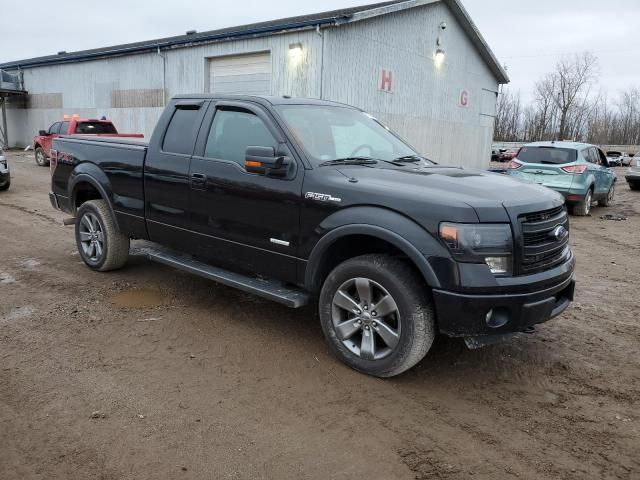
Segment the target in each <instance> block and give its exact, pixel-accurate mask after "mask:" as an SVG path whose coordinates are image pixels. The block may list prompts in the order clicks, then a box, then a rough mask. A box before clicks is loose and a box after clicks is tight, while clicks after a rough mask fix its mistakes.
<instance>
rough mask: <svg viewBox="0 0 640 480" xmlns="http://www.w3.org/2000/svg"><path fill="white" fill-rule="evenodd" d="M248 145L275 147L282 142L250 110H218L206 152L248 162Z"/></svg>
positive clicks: (238, 161)
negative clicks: (246, 155)
mask: <svg viewBox="0 0 640 480" xmlns="http://www.w3.org/2000/svg"><path fill="white" fill-rule="evenodd" d="M248 146H252V147H274V148H276V147H277V146H278V142H277V141H276V139H275V138H274V137H273V135H271V132H270V131H269V129H268V128H267V126H266V125H265V124H264V122H263V121H262V120H261V119H260V117H258V116H256V115H254V114H253V113H249V112H246V111H239V110H218V111H217V112H216V116H215V117H214V118H213V123H212V124H211V130H210V131H209V136H208V138H207V146H206V147H205V151H204V156H205V157H207V158H217V159H220V160H231V161H234V162H237V163H239V164H240V165H242V166H244V161H245V153H246V150H247V147H248Z"/></svg>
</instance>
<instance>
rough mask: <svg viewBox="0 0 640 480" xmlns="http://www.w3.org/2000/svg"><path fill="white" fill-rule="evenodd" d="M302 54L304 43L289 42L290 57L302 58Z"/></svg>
mask: <svg viewBox="0 0 640 480" xmlns="http://www.w3.org/2000/svg"><path fill="white" fill-rule="evenodd" d="M301 56H302V44H301V43H291V44H289V57H291V58H300V57H301Z"/></svg>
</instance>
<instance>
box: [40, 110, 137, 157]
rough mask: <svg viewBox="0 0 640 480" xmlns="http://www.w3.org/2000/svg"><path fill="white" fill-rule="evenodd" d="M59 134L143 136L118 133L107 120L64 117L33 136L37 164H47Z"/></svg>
mask: <svg viewBox="0 0 640 480" xmlns="http://www.w3.org/2000/svg"><path fill="white" fill-rule="evenodd" d="M60 135H93V136H98V137H123V138H144V135H142V134H141V133H118V130H116V127H115V125H114V124H113V123H112V122H111V121H109V120H104V119H102V120H84V119H80V118H71V119H65V120H63V121H62V122H55V123H54V124H53V125H51V126H50V127H49V129H48V130H40V132H39V133H38V135H36V136H35V137H33V150H34V153H35V157H36V163H37V164H38V165H40V166H46V165H49V157H50V156H51V142H52V141H53V139H54V138H57V137H59V136H60Z"/></svg>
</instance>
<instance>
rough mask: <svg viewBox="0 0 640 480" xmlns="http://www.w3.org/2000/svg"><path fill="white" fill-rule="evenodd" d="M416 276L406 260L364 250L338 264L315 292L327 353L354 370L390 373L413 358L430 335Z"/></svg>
mask: <svg viewBox="0 0 640 480" xmlns="http://www.w3.org/2000/svg"><path fill="white" fill-rule="evenodd" d="M434 318H435V316H434V313H433V308H432V306H431V302H430V301H429V298H428V295H427V293H426V285H425V284H424V280H423V279H422V277H421V276H420V275H419V274H418V273H417V272H416V271H415V270H414V269H413V268H412V266H411V265H410V264H408V263H407V262H405V261H403V260H400V259H398V258H394V257H390V256H386V255H364V256H361V257H356V258H353V259H350V260H347V261H346V262H344V263H342V264H340V265H338V266H337V267H336V268H335V269H334V270H333V271H332V272H331V273H330V274H329V276H328V277H327V279H326V280H325V282H324V285H323V286H322V291H321V293H320V321H321V324H322V330H323V332H324V335H325V337H326V338H327V341H328V343H329V347H330V348H331V350H332V351H333V353H334V354H335V355H336V356H337V357H338V358H339V359H340V360H342V361H343V362H344V363H346V364H347V365H349V366H350V367H352V368H354V369H355V370H358V371H360V372H363V373H366V374H369V375H374V376H377V377H393V376H395V375H398V374H400V373H402V372H404V371H406V370H408V369H409V368H411V367H413V366H414V365H415V364H416V363H418V362H419V361H420V360H421V359H422V358H423V357H424V356H425V355H426V353H427V351H429V348H431V344H432V343H433V340H434V337H435V320H434Z"/></svg>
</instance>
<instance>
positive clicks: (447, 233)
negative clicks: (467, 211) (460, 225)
mask: <svg viewBox="0 0 640 480" xmlns="http://www.w3.org/2000/svg"><path fill="white" fill-rule="evenodd" d="M440 238H441V239H443V240H444V241H445V242H450V243H451V244H452V245H457V244H458V229H457V228H456V227H452V226H451V225H441V226H440Z"/></svg>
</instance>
